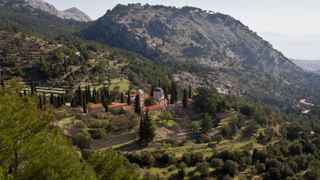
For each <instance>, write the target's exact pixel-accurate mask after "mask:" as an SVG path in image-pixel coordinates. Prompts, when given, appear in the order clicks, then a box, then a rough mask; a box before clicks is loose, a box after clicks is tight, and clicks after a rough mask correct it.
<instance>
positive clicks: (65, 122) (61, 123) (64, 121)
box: [56, 117, 75, 128]
mask: <svg viewBox="0 0 320 180" xmlns="http://www.w3.org/2000/svg"><path fill="white" fill-rule="evenodd" d="M74 118H75V117H68V118H65V119H62V120H60V121H58V122H56V124H57V125H58V126H59V127H61V128H62V127H64V126H66V125H69V124H72V123H73V121H74Z"/></svg>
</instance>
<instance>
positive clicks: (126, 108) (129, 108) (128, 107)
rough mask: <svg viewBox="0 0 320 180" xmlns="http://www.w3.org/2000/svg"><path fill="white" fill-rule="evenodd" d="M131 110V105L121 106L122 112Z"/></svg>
mask: <svg viewBox="0 0 320 180" xmlns="http://www.w3.org/2000/svg"><path fill="white" fill-rule="evenodd" d="M132 109H133V106H132V105H126V106H122V110H124V111H130V110H132Z"/></svg>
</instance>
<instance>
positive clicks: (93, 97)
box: [91, 88, 98, 104]
mask: <svg viewBox="0 0 320 180" xmlns="http://www.w3.org/2000/svg"><path fill="white" fill-rule="evenodd" d="M97 101H98V100H97V91H96V89H95V88H94V89H93V92H92V101H91V102H93V103H95V104H97Z"/></svg>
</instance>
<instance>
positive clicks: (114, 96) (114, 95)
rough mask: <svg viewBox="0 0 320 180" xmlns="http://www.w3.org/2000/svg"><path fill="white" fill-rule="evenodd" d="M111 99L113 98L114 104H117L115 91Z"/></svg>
mask: <svg viewBox="0 0 320 180" xmlns="http://www.w3.org/2000/svg"><path fill="white" fill-rule="evenodd" d="M111 97H112V102H116V94H115V92H114V91H112V94H111Z"/></svg>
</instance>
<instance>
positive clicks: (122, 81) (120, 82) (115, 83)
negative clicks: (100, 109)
mask: <svg viewBox="0 0 320 180" xmlns="http://www.w3.org/2000/svg"><path fill="white" fill-rule="evenodd" d="M103 84H104V85H105V86H106V87H109V89H110V90H114V89H117V90H119V91H121V92H126V91H128V89H129V85H130V82H129V80H128V79H126V78H124V77H120V78H115V79H112V80H111V81H110V82H109V81H106V82H104V83H90V82H82V83H81V87H82V88H83V87H85V86H87V85H90V86H91V88H96V89H100V88H102V87H103V86H104V85H103Z"/></svg>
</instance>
